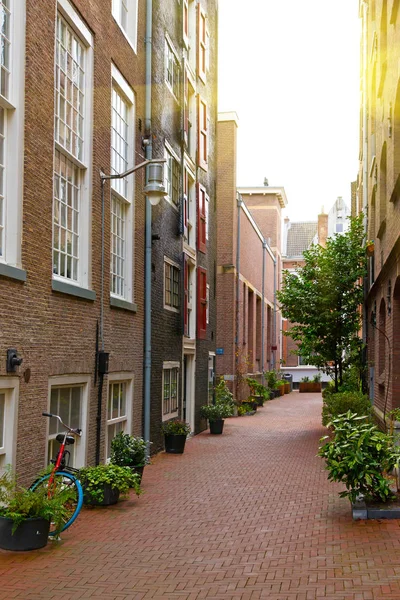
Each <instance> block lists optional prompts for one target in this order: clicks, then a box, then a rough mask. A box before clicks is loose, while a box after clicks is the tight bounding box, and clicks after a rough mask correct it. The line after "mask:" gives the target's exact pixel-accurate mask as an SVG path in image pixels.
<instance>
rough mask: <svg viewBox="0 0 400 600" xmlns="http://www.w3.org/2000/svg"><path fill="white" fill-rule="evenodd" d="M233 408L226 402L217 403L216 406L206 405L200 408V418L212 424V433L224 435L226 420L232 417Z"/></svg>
mask: <svg viewBox="0 0 400 600" xmlns="http://www.w3.org/2000/svg"><path fill="white" fill-rule="evenodd" d="M232 415H233V406H231V405H229V404H228V403H226V402H216V403H215V404H205V405H204V406H201V407H200V416H201V417H202V418H203V419H208V421H209V424H210V433H213V434H218V433H222V431H223V429H224V419H227V418H228V417H232Z"/></svg>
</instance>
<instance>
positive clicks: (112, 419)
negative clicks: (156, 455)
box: [107, 381, 128, 458]
mask: <svg viewBox="0 0 400 600" xmlns="http://www.w3.org/2000/svg"><path fill="white" fill-rule="evenodd" d="M120 431H123V432H124V433H128V407H127V382H126V381H113V382H112V383H110V385H109V392H108V407H107V458H109V457H110V456H111V442H112V440H113V438H114V437H115V436H116V435H117V433H119V432H120Z"/></svg>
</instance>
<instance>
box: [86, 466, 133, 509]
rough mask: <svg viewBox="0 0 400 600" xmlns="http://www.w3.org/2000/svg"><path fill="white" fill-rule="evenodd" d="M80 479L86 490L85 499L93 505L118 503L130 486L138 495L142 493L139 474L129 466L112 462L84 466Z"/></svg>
mask: <svg viewBox="0 0 400 600" xmlns="http://www.w3.org/2000/svg"><path fill="white" fill-rule="evenodd" d="M79 479H80V481H81V483H82V487H83V491H84V496H83V501H84V503H85V504H89V505H91V506H109V505H111V504H116V503H117V502H118V499H119V497H120V495H121V494H122V495H126V494H127V493H128V491H129V488H130V487H131V488H133V489H134V491H135V494H136V495H137V496H139V494H140V493H141V489H140V484H139V475H138V474H137V473H133V472H132V471H131V469H130V468H129V467H120V466H119V465H115V464H112V463H109V464H107V465H97V466H96V467H84V468H83V469H81V470H80V472H79Z"/></svg>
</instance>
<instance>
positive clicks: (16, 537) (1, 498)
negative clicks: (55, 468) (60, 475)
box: [0, 469, 73, 551]
mask: <svg viewBox="0 0 400 600" xmlns="http://www.w3.org/2000/svg"><path fill="white" fill-rule="evenodd" d="M72 495H73V490H71V489H70V488H69V486H66V488H65V490H62V491H58V492H57V494H54V496H51V497H49V495H48V494H47V493H45V494H44V493H43V490H42V489H41V488H36V489H35V490H31V489H29V490H28V489H25V488H23V487H20V486H18V485H17V483H16V481H15V479H14V477H13V476H12V474H11V471H10V470H9V469H8V470H7V471H6V472H5V473H4V474H3V475H2V477H1V478H0V548H2V549H3V550H20V551H23V550H37V549H38V548H43V546H45V545H46V544H47V540H48V535H49V530H50V522H52V523H54V525H55V527H56V528H57V529H60V530H61V528H62V525H63V524H64V522H65V520H66V518H67V516H68V514H69V513H68V509H67V508H66V506H67V505H68V501H69V499H70V498H71V496H72Z"/></svg>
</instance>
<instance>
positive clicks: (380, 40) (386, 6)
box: [353, 0, 400, 421]
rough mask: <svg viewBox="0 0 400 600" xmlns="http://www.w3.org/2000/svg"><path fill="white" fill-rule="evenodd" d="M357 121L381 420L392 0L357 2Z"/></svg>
mask: <svg viewBox="0 0 400 600" xmlns="http://www.w3.org/2000/svg"><path fill="white" fill-rule="evenodd" d="M360 17H361V18H362V28H363V33H362V38H361V56H362V65H361V89H362V104H361V122H360V170H359V176H358V182H357V184H358V185H357V200H356V202H354V203H353V207H354V208H355V209H356V211H357V212H359V211H361V210H363V211H364V215H365V219H366V235H367V238H368V239H369V240H372V241H373V242H374V247H373V255H372V256H371V257H370V258H369V273H368V282H367V286H366V287H367V292H366V303H365V313H364V332H363V333H364V339H365V340H366V342H367V348H368V367H369V382H370V396H371V399H372V400H373V402H374V409H375V413H376V415H377V417H378V418H380V419H381V420H382V421H383V420H384V419H385V417H386V414H387V412H388V411H389V410H391V409H393V408H396V407H399V406H400V375H399V373H398V362H399V359H400V335H399V332H400V273H399V272H400V261H399V247H400V236H399V232H400V212H399V211H400V199H399V196H400V77H399V69H398V66H399V59H400V14H399V3H398V2H391V1H389V2H388V1H387V0H372V1H370V2H366V3H363V2H360Z"/></svg>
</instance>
